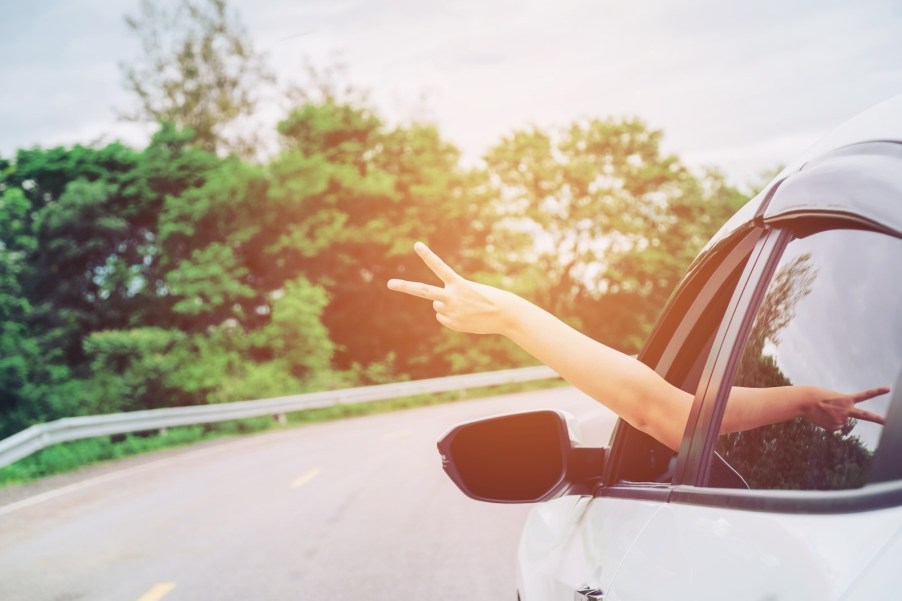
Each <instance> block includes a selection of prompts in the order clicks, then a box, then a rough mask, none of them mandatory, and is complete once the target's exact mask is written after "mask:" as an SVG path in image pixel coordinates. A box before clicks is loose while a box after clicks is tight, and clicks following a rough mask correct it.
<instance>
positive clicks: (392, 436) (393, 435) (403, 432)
mask: <svg viewBox="0 0 902 601" xmlns="http://www.w3.org/2000/svg"><path fill="white" fill-rule="evenodd" d="M408 434H410V431H408V430H398V431H396V432H389V433H388V434H383V435H382V440H397V439H399V438H404V437H405V436H407V435H408Z"/></svg>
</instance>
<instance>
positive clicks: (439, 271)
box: [388, 242, 516, 334]
mask: <svg viewBox="0 0 902 601" xmlns="http://www.w3.org/2000/svg"><path fill="white" fill-rule="evenodd" d="M414 250H415V251H416V253H417V254H418V255H419V256H420V258H421V259H422V260H423V262H424V263H426V266H427V267H429V269H431V270H432V272H433V273H434V274H435V275H437V276H438V278H439V279H440V280H441V281H442V283H443V284H444V286H443V287H439V286H433V285H431V284H425V283H423V282H409V281H407V280H397V279H392V280H389V281H388V287H389V289H390V290H395V291H397V292H403V293H404V294H410V295H412V296H418V297H420V298H423V299H427V300H431V301H432V308H433V309H435V318H436V319H437V320H438V321H439V323H441V324H442V325H444V326H446V327H448V328H450V329H452V330H455V331H457V332H469V333H471V334H501V333H504V328H505V325H506V318H505V310H506V308H507V307H508V305H509V304H510V303H511V299H512V298H516V297H514V296H513V295H512V294H510V293H508V292H504V291H503V290H499V289H498V288H493V287H491V286H486V285H485V284H479V283H476V282H472V281H470V280H467V279H465V278H463V277H461V276H460V275H458V274H457V272H455V271H454V270H453V269H451V268H450V267H449V266H448V264H447V263H445V262H444V261H442V259H441V258H440V257H439V256H438V255H437V254H435V253H434V252H432V251H431V250H429V248H428V247H427V246H426V245H425V244H423V243H422V242H417V243H416V244H415V245H414Z"/></svg>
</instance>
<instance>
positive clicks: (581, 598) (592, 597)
mask: <svg viewBox="0 0 902 601" xmlns="http://www.w3.org/2000/svg"><path fill="white" fill-rule="evenodd" d="M573 601H604V593H603V592H601V589H597V588H593V587H591V586H588V585H587V586H582V587H580V588H579V590H577V591H576V592H575V593H573Z"/></svg>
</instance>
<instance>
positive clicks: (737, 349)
mask: <svg viewBox="0 0 902 601" xmlns="http://www.w3.org/2000/svg"><path fill="white" fill-rule="evenodd" d="M869 225H870V224H863V223H862V221H861V220H860V219H856V218H854V216H848V217H845V218H844V217H837V216H836V215H820V216H815V215H810V216H808V218H804V217H803V218H800V216H799V215H793V216H792V218H789V219H783V220H780V221H779V222H775V223H773V224H772V225H770V226H768V228H769V232H768V234H767V235H766V236H765V237H764V238H763V239H762V240H761V241H760V243H761V244H762V246H764V247H766V248H763V249H762V254H761V255H759V259H758V265H757V266H755V267H752V268H751V270H753V271H754V272H755V273H751V274H750V277H749V278H748V280H747V281H746V286H745V289H744V290H742V291H739V290H738V289H737V295H736V298H734V302H735V304H736V309H737V311H735V312H733V313H732V314H729V313H728V315H727V316H725V319H724V322H723V323H722V324H721V331H720V332H719V333H718V337H721V336H722V337H723V342H724V344H723V345H722V346H721V347H720V348H719V349H718V350H717V352H716V353H715V352H714V351H713V350H712V354H711V355H710V356H709V363H710V365H709V367H710V373H709V374H707V375H708V376H710V377H708V378H706V377H705V376H703V377H702V382H703V383H704V382H706V381H707V389H706V390H705V391H704V392H700V393H699V394H698V395H697V396H696V398H695V402H694V403H693V408H692V413H691V415H690V422H689V424H688V425H687V431H686V433H685V435H684V439H683V445H682V447H681V449H680V456H679V459H678V468H677V475H676V476H675V477H674V487H673V488H672V489H671V491H670V494H669V496H668V500H669V501H670V502H674V503H684V504H693V505H705V506H713V507H723V508H730V509H745V510H753V511H769V512H780V513H817V514H822V513H850V512H860V511H870V510H877V509H886V508H891V507H897V506H899V505H902V465H899V462H898V461H895V462H893V461H892V456H893V454H894V451H898V450H902V389H900V387H902V377H900V379H899V381H898V382H897V383H896V387H895V389H894V390H893V392H892V397H891V399H890V405H889V413H888V423H887V425H886V427H885V428H884V431H883V433H882V435H881V438H880V442H879V445H878V447H877V449H876V452H875V455H874V462H875V467H877V468H878V471H877V475H876V477H875V476H874V475H873V474H872V475H871V477H870V478H869V482H868V484H866V485H865V486H863V487H861V488H856V489H849V490H833V491H821V490H800V491H788V490H736V489H724V488H716V487H711V486H709V473H710V466H711V461H712V458H713V456H714V445H715V443H716V441H717V438H718V436H719V430H720V423H721V420H722V418H723V412H724V410H725V408H726V403H727V398H728V396H729V390H730V388H731V387H732V382H733V377H734V376H735V370H736V367H737V364H738V361H739V357H740V356H741V354H742V352H743V349H744V345H745V341H746V339H747V337H748V334H749V332H750V330H751V327H752V325H753V323H754V320H755V317H756V314H757V308H758V306H760V302H761V300H762V298H763V296H764V294H765V293H766V291H767V289H768V287H769V285H770V283H771V281H772V278H773V275H774V271H775V270H776V267H777V266H778V265H779V263H780V260H781V259H782V257H783V252H784V250H785V248H786V245H787V244H788V243H789V242H790V241H791V240H792V238H793V237H794V235H795V234H796V233H797V232H804V233H805V234H811V233H814V232H822V231H828V230H831V229H867V230H870V231H873V232H875V234H877V235H881V234H882V235H891V236H894V237H899V236H898V234H895V233H891V232H888V231H887V230H886V229H884V228H875V227H873V226H869ZM706 371H707V368H706ZM693 418H695V419H693ZM896 457H898V455H896ZM892 478H897V479H892Z"/></svg>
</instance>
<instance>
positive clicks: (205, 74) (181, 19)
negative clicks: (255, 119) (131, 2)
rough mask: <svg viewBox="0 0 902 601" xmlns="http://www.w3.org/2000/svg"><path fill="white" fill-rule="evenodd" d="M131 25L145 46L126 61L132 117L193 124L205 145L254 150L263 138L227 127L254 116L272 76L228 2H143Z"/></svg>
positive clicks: (212, 148)
mask: <svg viewBox="0 0 902 601" xmlns="http://www.w3.org/2000/svg"><path fill="white" fill-rule="evenodd" d="M125 22H126V24H127V25H128V27H129V29H131V30H132V31H133V32H134V33H135V35H136V36H137V37H138V38H139V39H140V41H141V47H142V51H143V55H142V56H141V58H140V59H139V60H137V61H135V62H133V63H122V64H121V65H120V68H121V70H122V73H123V75H124V79H125V87H126V89H127V90H128V91H130V92H133V93H134V94H135V96H136V97H137V100H138V103H139V107H138V109H137V110H136V111H135V112H133V113H130V114H126V117H127V118H129V119H131V120H134V121H144V122H151V123H159V122H172V123H175V124H177V125H178V126H179V127H181V128H190V129H191V130H192V131H193V132H194V134H195V136H196V138H195V140H196V143H197V144H198V145H199V146H200V147H201V148H203V149H204V150H208V151H216V150H233V151H236V152H238V153H240V154H242V155H244V156H252V155H254V154H255V152H256V150H257V148H256V145H257V142H258V140H257V139H256V138H255V137H254V136H253V135H252V134H249V133H246V132H241V133H239V132H237V131H234V128H231V130H230V127H229V126H230V125H233V124H235V123H236V122H239V123H240V121H241V119H242V118H246V117H249V116H251V115H252V114H253V113H254V109H255V108H256V105H257V102H258V99H259V96H258V94H259V90H260V88H261V87H263V86H265V85H266V84H268V83H271V82H272V81H273V76H272V75H271V74H270V72H269V70H268V68H267V67H266V65H265V62H264V59H263V56H262V55H260V54H258V53H256V52H255V51H254V49H253V47H252V44H251V42H250V39H249V38H248V35H247V32H246V31H245V30H244V28H243V27H242V25H241V23H240V21H239V19H238V17H237V15H236V14H234V13H232V12H230V11H229V7H228V6H227V3H226V1H225V0H181V2H180V3H179V4H178V5H177V6H176V8H175V9H174V10H172V11H167V10H166V9H163V8H160V6H159V3H155V2H151V0H142V2H141V9H140V14H139V15H138V16H127V17H126V18H125Z"/></svg>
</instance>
